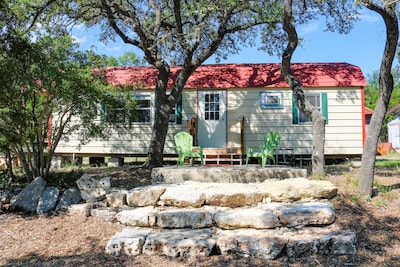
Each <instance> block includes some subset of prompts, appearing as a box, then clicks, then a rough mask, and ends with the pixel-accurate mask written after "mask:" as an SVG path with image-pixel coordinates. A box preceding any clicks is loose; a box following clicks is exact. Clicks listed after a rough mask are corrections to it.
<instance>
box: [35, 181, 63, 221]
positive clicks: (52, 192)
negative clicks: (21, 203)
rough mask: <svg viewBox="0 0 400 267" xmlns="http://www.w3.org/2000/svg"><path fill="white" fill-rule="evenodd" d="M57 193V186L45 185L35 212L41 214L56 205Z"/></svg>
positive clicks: (58, 191) (58, 192)
mask: <svg viewBox="0 0 400 267" xmlns="http://www.w3.org/2000/svg"><path fill="white" fill-rule="evenodd" d="M59 194H60V190H59V189H58V188H57V187H54V186H50V187H46V188H45V189H44V190H43V192H42V195H41V196H40V198H39V202H38V205H37V208H36V213H37V214H43V213H45V212H48V211H50V210H52V209H54V207H55V206H56V205H57V200H58V196H59Z"/></svg>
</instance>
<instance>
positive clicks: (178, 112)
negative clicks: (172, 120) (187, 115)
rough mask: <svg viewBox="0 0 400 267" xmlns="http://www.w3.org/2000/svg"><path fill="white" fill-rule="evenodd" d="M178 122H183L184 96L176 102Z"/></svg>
mask: <svg viewBox="0 0 400 267" xmlns="http://www.w3.org/2000/svg"><path fill="white" fill-rule="evenodd" d="M176 124H182V96H181V98H180V99H179V101H178V103H176Z"/></svg>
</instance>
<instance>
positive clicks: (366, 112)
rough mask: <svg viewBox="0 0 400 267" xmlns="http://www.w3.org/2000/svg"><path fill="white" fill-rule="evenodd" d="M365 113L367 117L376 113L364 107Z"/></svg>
mask: <svg viewBox="0 0 400 267" xmlns="http://www.w3.org/2000/svg"><path fill="white" fill-rule="evenodd" d="M364 112H365V115H372V114H374V111H373V110H372V109H370V108H367V107H364Z"/></svg>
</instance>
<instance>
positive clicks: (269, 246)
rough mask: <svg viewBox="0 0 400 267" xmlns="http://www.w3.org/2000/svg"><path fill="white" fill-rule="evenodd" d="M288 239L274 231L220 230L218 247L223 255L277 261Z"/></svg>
mask: <svg viewBox="0 0 400 267" xmlns="http://www.w3.org/2000/svg"><path fill="white" fill-rule="evenodd" d="M286 243H287V238H285V237H282V236H281V235H280V234H279V233H277V231H274V230H254V229H237V230H219V231H217V247H218V248H219V249H220V251H221V254H223V255H226V254H235V255H237V256H241V257H256V258H260V259H265V260H270V259H275V258H277V257H278V255H279V254H280V253H281V252H282V250H283V248H284V247H285V245H286Z"/></svg>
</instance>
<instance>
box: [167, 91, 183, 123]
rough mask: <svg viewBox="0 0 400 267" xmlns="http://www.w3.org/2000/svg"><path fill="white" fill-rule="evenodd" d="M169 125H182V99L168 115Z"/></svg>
mask: <svg viewBox="0 0 400 267" xmlns="http://www.w3.org/2000/svg"><path fill="white" fill-rule="evenodd" d="M169 123H170V124H182V97H181V99H180V100H179V101H178V103H176V105H175V107H173V108H172V110H171V113H170V114H169Z"/></svg>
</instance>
